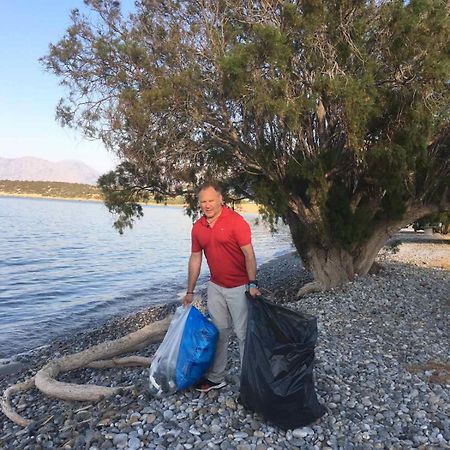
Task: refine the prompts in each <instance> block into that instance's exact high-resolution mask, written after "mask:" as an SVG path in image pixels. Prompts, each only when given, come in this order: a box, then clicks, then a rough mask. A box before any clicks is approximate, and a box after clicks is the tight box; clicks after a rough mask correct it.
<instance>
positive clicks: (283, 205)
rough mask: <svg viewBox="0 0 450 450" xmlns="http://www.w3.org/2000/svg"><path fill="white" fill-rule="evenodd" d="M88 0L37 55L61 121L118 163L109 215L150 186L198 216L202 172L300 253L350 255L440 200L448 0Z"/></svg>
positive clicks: (123, 215)
mask: <svg viewBox="0 0 450 450" xmlns="http://www.w3.org/2000/svg"><path fill="white" fill-rule="evenodd" d="M86 3H87V7H88V8H89V9H90V11H89V15H85V14H83V13H81V12H76V13H74V14H73V15H72V22H73V23H72V26H71V27H70V28H69V29H68V30H67V32H66V34H65V35H64V37H63V38H62V39H61V40H60V41H59V42H58V43H57V44H55V45H52V46H51V47H50V52H49V54H48V55H47V56H46V57H44V58H43V59H42V62H43V64H44V65H45V67H46V68H47V69H48V70H49V71H51V72H53V73H55V74H56V75H57V76H59V77H60V79H61V80H62V83H63V84H64V85H65V86H66V87H67V89H68V94H67V96H66V98H65V99H64V100H63V101H62V102H61V103H60V105H59V106H58V109H57V115H58V117H59V119H60V120H61V122H62V123H63V124H64V125H68V126H73V127H78V128H80V129H81V130H83V132H84V133H85V134H86V135H88V136H89V137H97V138H100V139H102V140H103V141H104V142H105V144H106V145H107V146H108V148H109V149H110V150H111V151H113V152H114V153H116V154H117V155H118V156H119V157H120V158H121V159H122V161H123V164H122V165H121V166H119V168H118V169H117V170H116V171H115V173H112V174H109V175H108V176H107V177H105V178H103V179H102V180H101V186H102V190H103V192H104V196H105V199H106V203H107V205H108V207H109V208H110V210H111V211H113V212H114V213H115V214H117V216H118V217H119V222H118V227H119V229H122V230H123V228H124V227H126V226H131V224H132V221H133V218H134V217H139V216H140V215H141V214H142V210H141V209H139V207H138V206H136V205H138V202H139V201H140V199H142V198H145V196H146V195H150V196H155V198H157V199H158V200H159V201H165V199H167V198H171V197H174V196H180V195H181V196H183V197H184V198H185V201H186V203H187V205H188V211H189V212H190V213H191V214H195V210H196V197H195V187H196V186H198V185H199V184H200V183H202V182H203V181H204V180H205V179H210V178H214V179H216V180H218V181H220V182H221V183H222V184H223V185H224V186H226V187H227V188H228V189H229V195H230V198H231V199H239V198H243V197H247V198H251V199H253V200H255V201H256V202H258V203H261V204H262V205H263V207H264V211H265V212H264V214H265V217H266V218H267V219H268V220H269V221H270V222H271V223H272V224H275V223H276V222H277V220H278V219H279V218H281V219H282V220H285V221H287V222H288V223H289V226H290V227H291V231H292V234H293V239H294V241H295V243H296V245H297V247H298V248H299V249H301V250H302V251H303V252H305V251H306V250H307V247H308V246H309V245H312V243H313V244H314V245H316V246H320V245H322V246H324V247H326V246H337V247H341V248H344V249H347V250H348V251H351V252H353V251H354V252H355V253H356V252H357V247H358V246H361V245H363V243H364V242H365V241H367V239H368V238H369V237H370V234H371V233H373V232H374V230H375V229H376V228H377V226H380V225H381V224H384V225H385V226H388V225H389V224H390V223H394V224H399V223H401V221H402V220H403V218H405V217H407V216H408V217H410V216H411V214H413V213H412V211H414V209H415V208H416V207H417V206H421V207H423V208H430V209H433V208H436V207H437V205H444V207H445V205H448V188H449V186H448V179H449V176H450V165H449V160H450V155H449V151H450V150H449V148H450V145H449V143H450V122H449V120H450V119H449V107H448V105H449V104H450V90H449V89H448V74H449V73H450V45H449V40H448V36H449V35H450V18H449V14H448V8H447V4H446V2H445V1H443V0H412V1H410V2H403V1H398V0H388V1H384V2H366V1H362V0H361V1H356V2H352V3H351V4H350V3H348V2H347V3H346V2H336V1H334V0H304V1H302V2H291V1H284V2H281V1H280V2H275V3H273V4H272V3H270V2H269V4H270V6H269V4H266V3H264V2H250V1H247V0H244V1H242V0H240V1H238V0H230V1H227V2H216V3H214V9H210V6H211V5H212V3H211V5H210V4H209V3H208V2H206V3H205V2H190V1H188V0H168V1H166V2H148V1H143V0H142V1H139V0H138V1H137V2H136V10H135V11H134V13H133V14H132V15H130V16H128V17H125V16H123V15H122V14H121V12H120V8H119V7H118V5H117V4H116V2H112V1H111V0H105V1H102V2H98V1H94V0H87V2H86ZM133 205H134V206H133ZM295 218H296V219H295Z"/></svg>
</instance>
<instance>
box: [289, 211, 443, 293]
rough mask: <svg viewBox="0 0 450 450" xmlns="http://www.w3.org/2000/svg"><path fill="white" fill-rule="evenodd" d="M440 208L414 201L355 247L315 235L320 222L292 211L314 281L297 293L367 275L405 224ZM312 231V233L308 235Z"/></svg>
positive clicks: (299, 244)
mask: <svg viewBox="0 0 450 450" xmlns="http://www.w3.org/2000/svg"><path fill="white" fill-rule="evenodd" d="M434 211H436V207H435V206H424V205H410V207H409V208H408V210H407V212H406V213H405V215H404V216H403V217H402V219H400V220H395V221H384V222H380V223H378V224H377V225H376V226H375V227H374V230H373V232H372V234H371V235H370V236H369V238H368V239H366V240H365V241H363V242H361V243H359V244H356V243H355V244H354V245H353V247H352V249H351V250H345V249H343V248H340V247H339V246H338V244H335V245H333V244H331V242H332V239H331V237H330V236H318V235H316V236H315V235H312V231H311V230H315V229H316V226H315V225H316V224H304V223H303V222H302V220H301V219H300V218H299V216H298V215H297V214H295V213H294V212H293V211H290V212H289V213H288V215H287V217H286V219H287V223H288V225H289V228H290V230H291V234H292V239H293V242H294V245H295V247H296V248H297V251H298V253H299V255H300V256H301V258H302V260H303V262H304V263H305V265H306V267H308V269H309V270H311V272H312V274H313V276H314V281H313V282H311V283H308V284H306V285H305V286H303V287H302V288H301V289H300V290H299V292H298V294H297V296H298V297H302V296H305V295H307V294H310V293H312V292H317V291H323V290H327V289H331V288H335V287H338V286H341V285H343V284H345V283H346V282H348V281H351V280H353V279H354V277H355V275H359V276H363V275H367V274H368V273H369V271H370V269H371V268H372V266H373V264H374V262H375V258H376V257H377V255H378V253H379V252H380V250H381V248H382V247H383V246H384V245H385V243H386V241H387V240H388V239H389V238H390V237H392V236H393V235H394V234H395V233H396V232H398V231H399V230H400V229H401V228H402V227H404V226H406V225H408V224H410V223H412V222H413V221H414V220H417V219H418V218H420V217H423V216H425V215H428V214H430V213H432V212H434ZM302 230H303V233H304V234H308V236H307V237H306V236H304V235H303V233H302Z"/></svg>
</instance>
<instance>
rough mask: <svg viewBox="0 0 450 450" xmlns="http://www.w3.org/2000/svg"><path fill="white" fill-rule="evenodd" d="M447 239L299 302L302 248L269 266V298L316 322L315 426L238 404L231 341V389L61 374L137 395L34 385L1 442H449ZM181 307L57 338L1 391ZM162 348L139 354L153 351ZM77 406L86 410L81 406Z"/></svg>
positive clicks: (246, 449)
mask: <svg viewBox="0 0 450 450" xmlns="http://www.w3.org/2000/svg"><path fill="white" fill-rule="evenodd" d="M443 247H445V251H446V252H449V251H450V247H448V246H447V245H442V244H437V243H431V244H430V243H410V242H406V243H403V244H401V245H400V247H399V251H398V252H397V253H393V252H392V251H390V250H389V249H385V251H384V252H383V253H382V254H381V255H380V257H379V261H380V262H381V264H382V269H381V271H380V273H379V274H376V275H370V276H367V277H360V278H357V279H355V281H353V282H351V283H348V284H347V285H345V286H344V287H342V288H339V289H335V290H332V291H329V292H325V293H317V294H312V295H310V296H308V297H306V298H304V299H301V300H298V301H297V300H295V293H296V291H297V289H298V288H299V287H300V286H301V285H302V284H304V283H305V282H307V281H308V280H309V279H310V275H309V274H308V272H307V271H306V270H304V269H303V268H302V265H301V261H300V260H299V259H298V258H297V257H296V256H295V254H294V253H292V252H291V253H288V254H285V255H281V256H279V257H276V258H275V259H272V260H270V261H268V262H267V263H265V264H263V265H261V266H260V268H259V271H258V273H259V275H258V277H259V278H260V279H261V281H262V282H263V287H264V288H265V292H264V295H266V296H267V297H268V298H270V299H272V300H276V301H278V302H281V303H283V304H286V306H288V307H290V308H293V309H300V310H302V311H306V312H308V313H310V314H313V315H315V316H316V317H317V318H318V323H319V341H318V344H317V347H316V367H315V378H316V390H317V393H318V395H319V398H320V401H321V402H322V403H323V404H325V405H326V407H327V410H328V414H326V415H325V416H324V417H323V418H321V419H319V421H318V422H316V423H314V424H311V425H310V426H308V427H303V428H300V429H297V430H288V431H287V432H284V431H282V430H279V429H277V428H276V427H272V426H271V425H270V424H268V423H265V422H264V420H262V418H261V417H259V416H258V415H255V414H251V413H249V412H247V411H245V410H244V409H243V408H242V406H241V405H239V404H238V403H236V399H237V396H238V393H239V376H238V370H239V369H238V367H239V365H238V360H239V356H238V346H237V343H236V341H235V340H234V339H233V340H232V342H231V346H230V349H231V354H230V361H231V363H232V364H231V366H230V367H229V370H228V375H227V381H228V386H227V387H226V388H224V389H223V390H220V391H212V392H210V393H208V394H206V395H205V394H199V393H196V392H194V391H192V390H187V391H182V392H179V393H176V394H175V395H173V396H170V397H165V398H161V399H150V398H149V397H148V396H147V394H146V389H147V376H148V375H147V370H146V369H142V368H141V369H132V368H128V369H109V370H105V371H95V370H93V369H83V370H77V371H74V372H71V373H67V374H63V375H62V376H61V377H60V380H61V381H66V382H87V383H96V384H103V385H105V386H106V385H111V383H112V384H113V385H115V384H116V383H118V384H134V385H135V389H136V390H137V391H138V395H137V396H133V395H131V394H129V395H128V394H124V395H123V396H122V397H119V398H112V399H105V400H103V401H101V402H100V403H99V404H95V405H86V404H80V403H66V402H62V401H59V400H52V399H49V398H47V397H45V396H43V395H42V394H40V393H39V392H37V391H35V390H33V391H29V392H28V393H25V394H23V395H18V396H16V398H15V403H16V407H17V405H19V406H20V407H21V408H23V409H21V411H22V412H21V414H23V415H25V416H27V417H30V418H33V419H35V420H36V421H37V423H36V425H35V428H34V429H33V430H29V429H24V430H22V429H21V428H20V427H18V426H15V425H13V424H12V423H11V422H9V420H7V419H5V420H4V424H3V429H2V428H0V443H3V446H4V447H2V448H5V449H16V448H24V447H25V446H27V445H35V443H36V442H37V441H36V438H37V436H41V438H40V439H41V441H40V442H42V443H43V442H44V441H45V442H49V440H50V441H52V442H53V444H54V445H56V446H57V447H61V448H65V447H64V446H63V444H65V443H66V442H70V448H89V446H86V442H85V441H82V439H84V438H82V437H81V436H83V435H86V432H87V431H88V436H90V445H94V446H97V448H105V449H106V448H111V449H112V448H135V449H138V448H140V447H141V446H142V445H143V446H145V448H150V449H155V450H156V449H164V448H167V449H179V450H181V448H195V449H196V448H213V449H214V448H217V449H218V450H219V449H223V448H227V449H231V448H240V449H243V450H252V449H258V450H260V449H261V450H263V449H264V450H267V449H268V448H269V447H272V448H274V449H285V448H287V449H297V448H306V447H308V448H315V447H317V448H323V447H324V446H325V447H329V448H331V449H334V448H336V449H337V448H339V447H341V448H344V447H345V448H356V447H357V448H401V449H410V448H419V447H420V446H426V445H431V446H434V447H436V446H437V447H438V448H446V446H448V445H450V419H449V412H450V410H449V408H450V406H449V405H450V402H449V400H450V398H449V391H448V387H450V379H449V377H450V371H449V372H447V371H446V370H447V369H445V367H447V368H449V370H450V361H449V359H448V346H449V344H450V342H449V341H450V338H449V332H448V329H449V327H448V325H449V324H448V320H449V319H448V312H449V311H450V300H449V298H450V272H449V271H448V270H444V269H438V268H434V267H430V266H429V265H430V264H432V263H433V255H434V254H435V253H436V251H437V250H438V249H441V250H442V248H443ZM447 249H448V250H447ZM447 255H448V253H447ZM448 256H450V255H448ZM173 307H174V305H166V306H162V307H151V308H149V309H147V310H143V311H139V312H136V313H134V314H131V315H128V316H125V317H117V318H116V319H114V320H113V321H108V322H106V323H105V324H103V325H102V326H101V327H99V328H94V329H90V330H84V331H81V332H80V333H77V335H76V336H70V337H69V338H67V339H66V340H65V341H55V342H53V343H51V345H50V346H49V347H48V348H46V349H40V350H38V351H36V353H35V354H32V355H30V356H29V359H28V360H26V361H22V364H27V365H28V367H27V368H22V369H21V370H19V372H16V373H14V374H8V375H5V376H3V377H0V388H1V389H2V390H3V389H5V388H6V387H7V386H8V385H10V384H11V383H13V382H16V381H17V380H19V379H20V380H23V379H25V378H27V377H29V376H31V375H33V374H34V372H35V370H36V369H38V368H40V367H42V365H43V364H45V363H46V362H47V361H48V360H49V359H51V358H56V357H59V356H62V355H65V354H69V353H73V352H76V351H79V350H82V349H84V348H86V347H87V346H89V345H94V344H96V343H98V342H101V341H104V340H106V339H114V338H115V337H119V336H120V335H123V334H126V333H128V332H130V331H133V330H134V329H137V328H139V327H141V326H143V325H145V324H146V323H150V322H151V321H153V320H156V319H157V318H159V317H162V316H163V315H165V314H167V313H168V311H169V310H170V308H173ZM157 347H158V346H157V345H153V346H150V347H149V348H148V349H146V350H144V351H142V352H140V353H139V354H142V356H150V355H152V354H153V353H154V351H155V350H156V348H157ZM19 362H21V361H19ZM438 363H439V364H440V365H439V364H438ZM433 364H434V365H433ZM139 393H140V394H139ZM80 405H81V406H80ZM80 407H86V409H87V411H84V412H83V414H82V413H81V412H78V413H74V412H76V411H78V410H80ZM80 411H81V410H80ZM78 415H79V416H80V417H79V420H78V419H77V417H78ZM52 416H53V418H52ZM81 416H83V419H82V420H81ZM338 423H339V424H340V425H337V424H338ZM89 430H90V431H89ZM190 430H195V433H192V432H191V431H190ZM197 432H198V434H197ZM19 433H20V434H19ZM38 445H40V444H38ZM133 445H134V447H133ZM180 445H181V447H179V446H180ZM177 446H178V447H177ZM189 446H191V447H189ZM258 446H259V447H258ZM67 448H69V447H67ZM423 448H425V447H423Z"/></svg>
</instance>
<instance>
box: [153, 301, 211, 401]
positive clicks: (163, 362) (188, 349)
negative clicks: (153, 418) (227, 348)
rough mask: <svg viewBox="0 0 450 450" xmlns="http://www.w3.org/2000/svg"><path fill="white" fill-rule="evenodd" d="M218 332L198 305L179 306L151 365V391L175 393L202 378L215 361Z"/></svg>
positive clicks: (155, 393) (156, 393)
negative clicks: (196, 306)
mask: <svg viewBox="0 0 450 450" xmlns="http://www.w3.org/2000/svg"><path fill="white" fill-rule="evenodd" d="M218 335H219V332H218V331H217V328H216V327H215V325H214V324H213V323H212V322H211V321H209V320H208V319H207V318H206V317H204V316H203V314H202V313H201V312H200V311H199V310H198V309H197V308H195V307H194V306H189V307H187V308H184V307H183V306H180V307H178V308H177V309H176V311H175V314H174V317H173V319H172V322H171V323H170V326H169V329H168V330H167V333H166V336H165V337H164V340H163V342H162V343H161V345H160V346H159V348H158V350H157V351H156V353H155V356H154V357H153V361H152V364H151V366H150V373H149V382H150V383H149V388H150V393H151V394H153V395H155V396H158V395H161V394H173V393H174V392H176V391H177V390H180V389H186V388H187V387H189V386H191V385H193V384H194V383H196V382H197V381H198V380H200V378H202V376H203V375H204V374H205V373H206V371H207V370H208V369H209V366H210V365H211V363H212V362H213V360H214V354H215V350H216V343H217V338H218Z"/></svg>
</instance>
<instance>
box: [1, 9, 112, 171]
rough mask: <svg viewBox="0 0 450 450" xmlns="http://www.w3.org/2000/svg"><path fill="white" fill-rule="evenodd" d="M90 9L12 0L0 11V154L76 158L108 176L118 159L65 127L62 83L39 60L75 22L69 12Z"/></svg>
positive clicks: (100, 146) (45, 157)
mask: <svg viewBox="0 0 450 450" xmlns="http://www.w3.org/2000/svg"><path fill="white" fill-rule="evenodd" d="M74 8H79V9H80V10H81V11H83V10H86V7H85V5H84V4H83V1H82V0H13V1H4V2H2V4H1V9H0V39H1V46H0V67H1V70H0V156H1V157H5V158H16V157H20V156H36V157H40V158H44V159H48V160H50V161H61V160H67V159H76V160H80V161H83V162H85V163H86V164H88V165H89V166H91V167H92V168H94V169H96V170H98V171H100V172H105V171H108V170H110V169H112V168H113V167H114V165H115V158H114V157H113V156H112V155H111V154H109V153H108V152H107V151H106V150H105V148H104V147H103V145H102V143H101V142H91V141H87V140H85V139H84V138H83V136H82V135H81V132H79V131H75V130H71V129H68V128H62V127H61V126H60V125H59V124H58V123H57V122H56V121H55V108H56V104H57V103H58V100H59V99H60V98H61V97H62V96H64V90H63V88H62V87H60V86H59V84H58V82H59V80H58V79H57V78H56V77H55V76H54V75H52V74H50V73H47V72H44V69H43V67H42V66H41V64H40V63H39V62H38V58H40V57H41V56H43V55H45V54H46V53H47V52H48V46H49V44H50V42H51V43H56V42H57V41H58V40H59V39H60V38H61V37H62V36H63V34H64V32H65V30H66V28H67V27H68V25H69V24H70V21H69V15H70V11H71V10H72V9H74Z"/></svg>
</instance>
